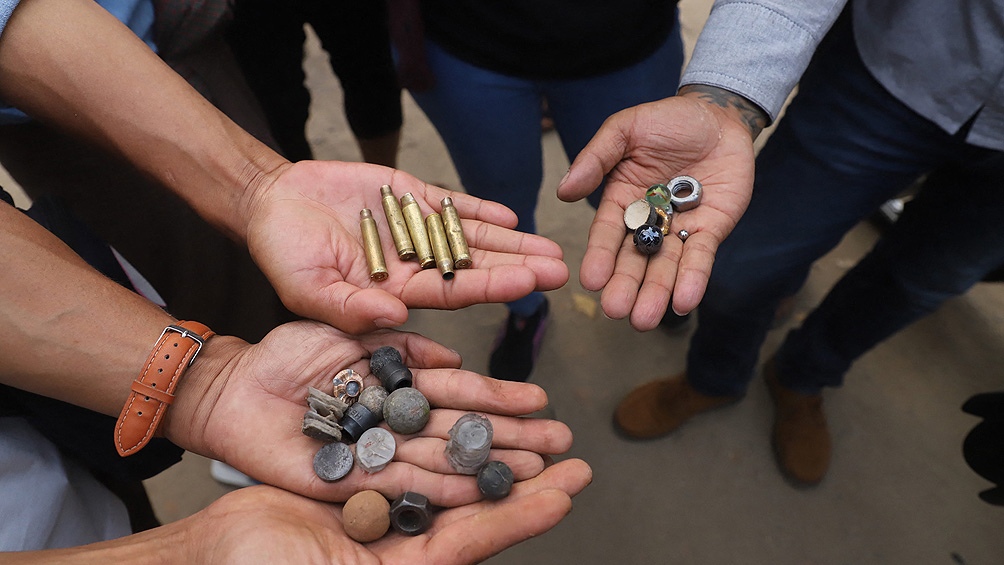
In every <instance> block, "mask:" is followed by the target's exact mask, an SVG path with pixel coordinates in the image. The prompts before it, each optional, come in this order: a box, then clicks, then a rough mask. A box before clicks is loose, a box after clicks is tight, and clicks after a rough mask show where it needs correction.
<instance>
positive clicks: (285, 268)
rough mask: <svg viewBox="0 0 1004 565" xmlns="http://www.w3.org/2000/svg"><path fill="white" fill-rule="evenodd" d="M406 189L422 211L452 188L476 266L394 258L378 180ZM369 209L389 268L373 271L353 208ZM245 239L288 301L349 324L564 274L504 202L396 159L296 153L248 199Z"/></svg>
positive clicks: (542, 286) (385, 323) (393, 320)
mask: <svg viewBox="0 0 1004 565" xmlns="http://www.w3.org/2000/svg"><path fill="white" fill-rule="evenodd" d="M385 184H386V185H390V186H391V187H392V188H393V190H394V193H395V195H396V196H397V197H398V198H400V197H401V196H402V195H403V194H405V193H408V192H410V193H411V194H412V195H414V197H415V199H416V200H417V201H418V203H419V206H420V207H421V209H422V213H423V216H425V215H428V214H430V213H431V212H434V211H435V212H438V211H440V210H441V205H440V202H441V201H442V199H443V198H444V197H446V196H450V197H452V198H453V200H454V203H455V205H456V207H457V211H458V212H459V214H460V216H461V218H462V220H463V226H464V234H465V235H466V237H467V240H468V243H469V245H470V247H471V254H472V258H473V268H471V269H468V270H464V271H461V272H458V273H457V276H456V277H455V278H454V279H453V280H450V281H444V280H443V278H442V276H440V274H439V272H438V271H437V270H436V269H424V270H423V269H421V268H420V266H419V265H418V262H417V261H400V260H399V259H398V258H397V253H396V251H395V248H394V244H393V240H392V239H391V235H390V229H389V227H388V225H387V222H386V220H385V218H384V214H383V208H382V204H381V198H380V187H381V186H382V185H385ZM363 208H369V209H370V210H372V211H373V215H374V217H375V218H376V219H377V224H378V226H379V230H380V237H381V243H382V247H383V252H384V257H385V258H386V260H387V265H388V271H389V277H388V278H387V279H386V280H384V281H381V282H374V281H371V280H370V277H369V268H368V266H367V264H366V257H365V254H364V251H363V247H362V237H361V234H360V230H359V212H360V211H361V210H362V209H363ZM251 209H252V212H251V215H250V218H251V219H250V220H249V222H248V229H247V243H248V248H249V250H250V251H251V254H252V256H253V257H254V259H255V262H256V263H257V264H258V265H259V266H260V267H261V268H262V271H263V272H264V273H265V275H266V276H267V277H268V278H269V280H270V281H271V282H272V285H273V286H274V287H275V289H276V291H277V292H278V293H279V296H280V297H281V298H282V300H283V302H284V303H285V304H286V306H287V307H288V308H289V309H290V310H292V311H293V312H295V313H297V314H300V315H302V316H304V317H308V318H312V319H316V320H321V321H324V322H327V323H329V324H331V325H334V326H335V327H337V328H339V329H342V330H344V331H347V332H350V333H362V332H366V331H370V330H373V329H375V328H381V327H394V326H398V325H400V324H402V323H404V322H405V321H406V320H407V317H408V312H407V309H408V308H409V307H412V308H440V309H457V308H462V307H465V306H469V305H471V304H477V303H483V302H506V301H511V300H515V299H517V298H520V297H522V296H525V295H526V294H528V293H529V292H531V291H532V290H551V289H554V288H558V287H560V286H561V285H563V284H564V283H565V282H566V281H567V279H568V268H567V266H565V264H564V263H563V262H562V261H561V248H560V247H558V245H557V244H555V243H553V242H551V241H549V240H547V239H545V238H542V237H539V236H535V235H529V234H524V233H520V232H516V231H514V230H513V229H512V228H513V227H514V226H515V225H516V216H515V214H513V213H512V211H511V210H509V209H508V208H506V207H504V206H502V205H501V204H496V203H492V202H487V201H484V200H480V199H478V198H475V197H472V196H468V195H466V194H462V193H455V192H449V191H446V190H444V189H441V188H437V187H434V186H431V185H428V184H425V183H423V182H421V181H419V180H418V179H416V178H415V177H413V176H411V175H408V174H406V173H402V172H400V171H396V170H394V169H390V168H386V167H380V166H377V165H368V164H362V163H343V162H322V161H302V162H299V163H295V164H293V165H290V166H288V167H287V168H286V169H285V170H283V171H282V172H281V174H280V175H279V177H278V178H277V180H276V181H275V182H273V183H272V184H271V185H270V186H269V187H268V188H266V189H264V190H262V191H261V193H260V194H257V195H256V196H255V199H254V203H253V204H252V205H251Z"/></svg>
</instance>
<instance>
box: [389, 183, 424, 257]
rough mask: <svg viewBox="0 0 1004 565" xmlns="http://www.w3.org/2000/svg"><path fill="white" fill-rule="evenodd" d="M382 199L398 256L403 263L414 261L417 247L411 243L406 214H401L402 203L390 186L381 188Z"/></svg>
mask: <svg viewBox="0 0 1004 565" xmlns="http://www.w3.org/2000/svg"><path fill="white" fill-rule="evenodd" d="M380 199H381V200H382V201H383V212H384V215H386V216H387V225H388V226H390V235H391V237H393V238H394V247H395V248H396V249H397V256H398V257H399V258H400V259H401V260H402V261H410V260H412V259H414V258H415V246H414V244H412V242H411V235H409V234H408V224H406V223H405V222H404V214H402V213H401V203H400V202H398V201H397V197H396V196H394V192H393V191H391V189H390V186H389V185H386V184H385V185H383V186H381V187H380Z"/></svg>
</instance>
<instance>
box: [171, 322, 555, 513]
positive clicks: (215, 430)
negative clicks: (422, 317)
mask: <svg viewBox="0 0 1004 565" xmlns="http://www.w3.org/2000/svg"><path fill="white" fill-rule="evenodd" d="M385 345H390V346H393V347H395V348H396V349H398V351H400V352H401V354H402V356H403V358H404V361H405V363H406V364H407V365H408V366H409V367H410V368H411V369H412V373H413V375H414V386H415V387H416V388H417V389H418V390H420V391H421V392H422V393H423V394H424V395H425V396H426V398H428V400H429V403H430V405H431V406H432V408H433V410H432V413H431V417H430V420H429V423H428V425H426V426H425V428H424V429H423V430H422V431H421V432H419V433H417V434H414V435H410V436H400V435H397V434H395V438H396V441H397V453H396V455H395V457H394V460H393V461H392V462H391V463H390V464H389V465H388V466H387V467H386V468H385V469H383V470H382V471H379V472H377V473H373V474H369V473H366V472H364V471H363V470H361V469H360V468H358V467H354V468H353V470H352V472H351V473H350V474H349V475H347V476H346V477H344V478H342V479H340V480H338V481H335V482H325V481H323V480H321V479H320V478H318V477H317V475H316V474H315V473H314V469H313V459H314V455H315V454H316V453H317V451H318V450H319V449H320V448H321V446H322V445H323V444H322V442H320V441H318V440H315V439H311V438H309V437H307V436H305V435H303V433H302V432H301V430H300V428H301V423H302V421H303V415H304V413H305V412H306V411H307V404H306V398H307V387H308V386H313V387H315V388H318V389H320V390H325V391H327V392H329V393H330V392H331V379H332V377H333V376H334V375H335V374H336V373H337V372H339V371H341V370H343V369H346V368H352V369H354V370H356V371H357V372H358V373H359V374H360V375H362V376H364V377H365V380H366V385H367V386H368V385H370V384H378V381H377V379H376V378H375V377H374V376H372V375H370V371H369V367H368V362H369V359H368V358H369V356H370V353H371V352H372V351H375V350H376V349H377V348H379V347H381V346H385ZM459 366H460V357H459V355H458V354H457V353H455V352H453V351H451V350H449V349H447V348H445V347H443V346H441V345H438V344H436V343H435V342H433V341H431V340H429V339H426V338H423V337H421V336H419V335H416V334H409V333H404V332H396V331H389V330H385V331H380V332H375V333H372V334H368V335H366V336H363V337H358V338H355V337H350V336H347V335H345V334H344V333H342V332H339V331H338V330H335V329H333V328H331V327H329V326H326V325H324V324H321V323H318V322H312V321H301V322H293V323H290V324H286V325H284V326H280V327H279V328H277V329H275V330H273V331H272V332H271V333H270V334H269V335H267V336H266V337H265V339H264V340H262V342H261V343H259V344H256V345H248V344H246V343H244V342H242V341H240V340H238V339H236V338H225V337H219V336H218V337H214V338H212V339H211V340H209V341H208V342H207V344H206V347H205V348H204V349H203V351H202V352H201V353H200V357H199V359H198V361H197V362H196V363H195V364H194V365H193V366H192V368H191V369H190V370H189V371H188V373H186V377H185V381H183V384H182V386H181V387H179V393H178V395H177V399H176V401H175V403H174V405H173V406H172V408H171V410H169V411H168V416H167V418H168V423H167V425H166V429H167V430H168V437H169V438H170V439H171V440H172V441H174V442H175V443H177V444H178V445H180V446H182V447H184V448H186V449H189V450H191V451H194V452H196V453H200V454H202V455H205V456H207V457H212V458H214V459H219V460H223V461H226V462H227V463H229V464H230V465H233V466H234V467H236V468H237V469H239V470H241V471H243V472H245V473H247V474H248V475H250V476H251V477H253V478H255V479H257V480H259V481H261V482H264V483H268V484H271V485H275V486H278V487H281V488H284V489H286V490H290V491H292V492H296V493H299V494H302V495H305V496H309V497H311V498H315V499H319V500H329V501H344V500H346V499H348V498H349V497H351V496H352V495H353V494H355V493H356V492H358V491H360V490H366V489H372V490H378V491H380V492H381V493H383V494H384V495H385V496H386V497H388V498H394V497H396V496H398V495H399V494H401V493H402V492H404V491H409V490H410V491H415V492H419V493H421V494H423V495H425V496H427V497H428V498H429V499H430V501H432V502H433V504H436V505H439V506H457V505H462V504H469V503H472V502H474V501H476V500H479V499H480V498H481V494H480V492H479V491H478V489H477V486H476V483H475V480H474V477H471V476H466V475H460V474H458V473H457V472H456V471H454V470H453V469H452V468H451V467H450V465H449V463H448V461H447V459H446V454H445V449H446V440H447V438H448V432H449V429H450V428H451V427H452V426H453V424H454V423H455V422H456V421H457V419H458V418H459V417H460V416H461V415H463V414H464V413H466V412H470V411H474V412H478V413H482V414H484V415H486V416H488V417H489V419H490V420H491V421H492V425H493V428H494V432H495V435H494V441H493V443H492V446H493V449H492V454H491V458H493V459H497V460H500V461H504V462H506V463H507V464H508V465H509V466H510V467H511V468H512V470H513V473H514V475H515V478H516V480H517V481H522V480H526V479H530V478H532V477H534V476H536V475H537V474H539V473H540V472H541V471H542V470H543V469H544V468H545V466H546V463H547V456H548V455H554V454H560V453H563V452H565V451H567V450H568V449H569V447H571V443H572V433H571V431H570V430H569V429H568V426H566V425H565V424H563V423H561V422H556V421H552V420H542V419H530V418H518V417H516V416H520V415H525V414H529V413H532V412H535V411H537V410H540V409H541V408H543V407H544V406H546V405H547V395H546V394H545V393H544V391H543V389H541V388H540V387H538V386H536V385H533V384H527V383H513V382H505V381H496V380H493V379H489V378H487V377H483V376H480V375H477V374H474V373H471V372H468V371H462V370H460V369H459V368H458V367H459ZM383 425H384V426H386V424H383Z"/></svg>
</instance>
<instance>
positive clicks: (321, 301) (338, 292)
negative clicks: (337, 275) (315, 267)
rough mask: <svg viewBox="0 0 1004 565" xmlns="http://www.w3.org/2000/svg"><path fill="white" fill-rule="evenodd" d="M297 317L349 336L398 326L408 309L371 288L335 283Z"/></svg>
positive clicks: (392, 296)
mask: <svg viewBox="0 0 1004 565" xmlns="http://www.w3.org/2000/svg"><path fill="white" fill-rule="evenodd" d="M302 306H303V307H302V308H292V307H291V308H290V309H291V310H293V311H294V312H296V313H297V314H300V315H301V316H305V317H308V318H312V319H315V320H319V321H321V322H324V323H326V324H329V325H331V326H334V327H336V328H338V329H340V330H342V331H344V332H347V333H350V334H362V333H367V332H371V331H373V330H377V329H380V328H392V327H396V326H400V325H401V324H403V323H405V322H406V321H407V320H408V308H407V306H405V305H404V303H403V302H401V301H400V300H399V299H398V298H396V297H395V296H394V295H392V294H390V293H388V292H386V291H383V290H379V289H375V288H367V289H363V288H359V287H358V286H355V285H353V284H351V283H347V282H345V281H338V282H335V283H332V284H331V285H329V286H327V287H326V288H324V289H323V290H322V291H321V292H319V293H318V295H317V296H316V299H315V300H313V301H311V302H309V303H306V304H303V305H302Z"/></svg>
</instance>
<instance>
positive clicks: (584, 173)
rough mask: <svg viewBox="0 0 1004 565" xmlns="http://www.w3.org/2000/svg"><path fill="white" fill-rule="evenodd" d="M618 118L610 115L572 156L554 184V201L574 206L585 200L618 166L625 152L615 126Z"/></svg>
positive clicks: (620, 132) (625, 145) (622, 138)
mask: <svg viewBox="0 0 1004 565" xmlns="http://www.w3.org/2000/svg"><path fill="white" fill-rule="evenodd" d="M619 116H620V114H614V115H613V116H611V117H610V118H608V119H607V121H605V122H604V123H603V125H602V126H601V127H600V129H599V131H597V132H596V135H594V136H593V138H592V139H591V140H589V143H587V144H586V146H585V147H583V148H582V151H580V152H579V154H578V155H576V156H575V160H574V161H572V165H571V167H569V168H568V172H567V173H565V176H564V177H563V178H562V179H561V181H560V182H558V198H559V199H561V200H564V201H565V202H575V201H576V200H581V199H583V198H585V197H586V196H589V194H590V193H591V192H593V190H595V189H596V187H597V186H600V183H602V182H603V176H604V175H606V174H607V173H608V172H610V171H611V170H612V169H613V168H614V167H615V166H617V164H618V163H620V162H621V161H622V160H623V159H624V157H625V153H626V152H627V146H628V143H627V138H626V137H625V136H624V134H623V133H622V131H621V128H620V127H619V126H618V123H619V120H618V119H617V118H618V117H619Z"/></svg>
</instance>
